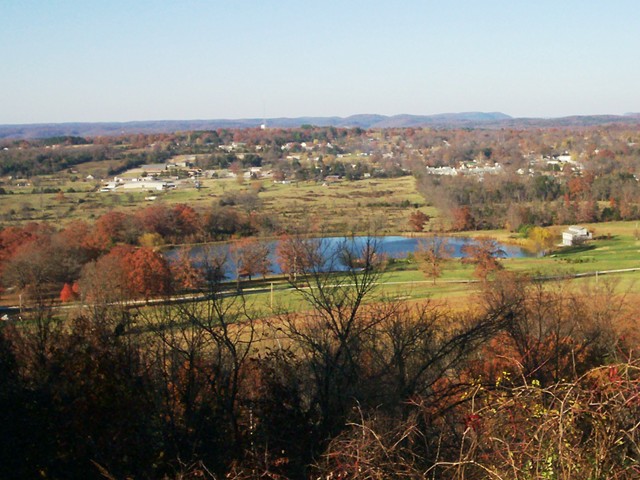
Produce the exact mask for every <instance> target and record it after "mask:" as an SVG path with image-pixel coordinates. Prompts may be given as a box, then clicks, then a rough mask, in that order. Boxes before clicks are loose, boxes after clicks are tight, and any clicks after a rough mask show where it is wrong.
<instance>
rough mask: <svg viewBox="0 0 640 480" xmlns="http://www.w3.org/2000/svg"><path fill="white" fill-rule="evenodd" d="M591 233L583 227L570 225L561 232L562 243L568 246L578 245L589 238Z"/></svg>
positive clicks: (591, 236)
mask: <svg viewBox="0 0 640 480" xmlns="http://www.w3.org/2000/svg"><path fill="white" fill-rule="evenodd" d="M592 238H593V235H592V234H591V232H590V231H589V230H587V229H586V228H585V227H579V226H577V225H572V226H570V227H569V228H567V229H566V230H565V231H564V232H562V245H564V246H567V247H570V246H571V245H579V244H580V243H583V242H585V241H586V240H591V239H592Z"/></svg>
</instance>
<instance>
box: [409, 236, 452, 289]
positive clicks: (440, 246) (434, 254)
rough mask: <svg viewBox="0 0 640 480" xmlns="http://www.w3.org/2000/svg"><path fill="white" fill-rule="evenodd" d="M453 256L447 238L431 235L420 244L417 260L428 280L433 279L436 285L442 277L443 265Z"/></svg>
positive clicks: (416, 254)
mask: <svg viewBox="0 0 640 480" xmlns="http://www.w3.org/2000/svg"><path fill="white" fill-rule="evenodd" d="M451 254H452V248H451V246H450V245H449V241H448V240H447V238H446V237H442V236H436V235H430V236H428V237H427V238H425V239H420V241H419V242H418V248H417V250H416V252H415V258H416V260H417V262H418V266H419V267H420V270H422V271H423V272H424V274H425V275H426V277H427V278H432V279H433V284H434V285H435V284H436V279H438V278H439V277H440V276H441V275H442V265H443V263H444V262H446V261H447V260H448V259H449V258H450V257H451Z"/></svg>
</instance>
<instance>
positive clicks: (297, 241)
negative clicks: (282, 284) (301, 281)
mask: <svg viewBox="0 0 640 480" xmlns="http://www.w3.org/2000/svg"><path fill="white" fill-rule="evenodd" d="M318 247H319V245H318V242H317V241H316V240H313V239H305V238H302V237H300V236H292V235H288V234H285V235H282V236H281V237H280V239H279V240H278V244H277V246H276V258H277V261H278V265H279V266H280V270H281V271H282V272H283V273H285V274H286V275H287V276H288V278H289V281H290V282H294V281H295V280H296V279H297V276H298V275H300V274H303V273H304V272H305V271H311V270H312V269H313V268H314V267H317V266H318V264H321V262H322V258H321V255H320V253H319V252H318Z"/></svg>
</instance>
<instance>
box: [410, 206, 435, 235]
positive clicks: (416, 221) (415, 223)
mask: <svg viewBox="0 0 640 480" xmlns="http://www.w3.org/2000/svg"><path fill="white" fill-rule="evenodd" d="M430 219H431V217H430V216H429V215H427V214H426V213H424V212H422V211H420V210H416V211H414V212H412V213H411V215H409V226H410V227H411V230H413V231H414V232H422V231H423V230H424V226H425V224H426V223H427V222H428V221H429V220H430Z"/></svg>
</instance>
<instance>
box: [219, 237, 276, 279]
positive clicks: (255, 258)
mask: <svg viewBox="0 0 640 480" xmlns="http://www.w3.org/2000/svg"><path fill="white" fill-rule="evenodd" d="M229 254H230V256H231V259H232V260H233V262H234V264H235V268H236V275H237V276H238V279H240V278H242V277H248V278H249V280H251V278H252V277H255V276H256V275H262V276H263V277H264V276H266V275H267V274H268V273H269V272H270V271H271V260H270V259H269V254H270V251H269V247H268V245H267V244H265V243H264V242H262V241H260V240H258V239H257V238H244V239H242V240H237V241H235V242H234V243H233V244H231V247H230V248H229Z"/></svg>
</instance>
